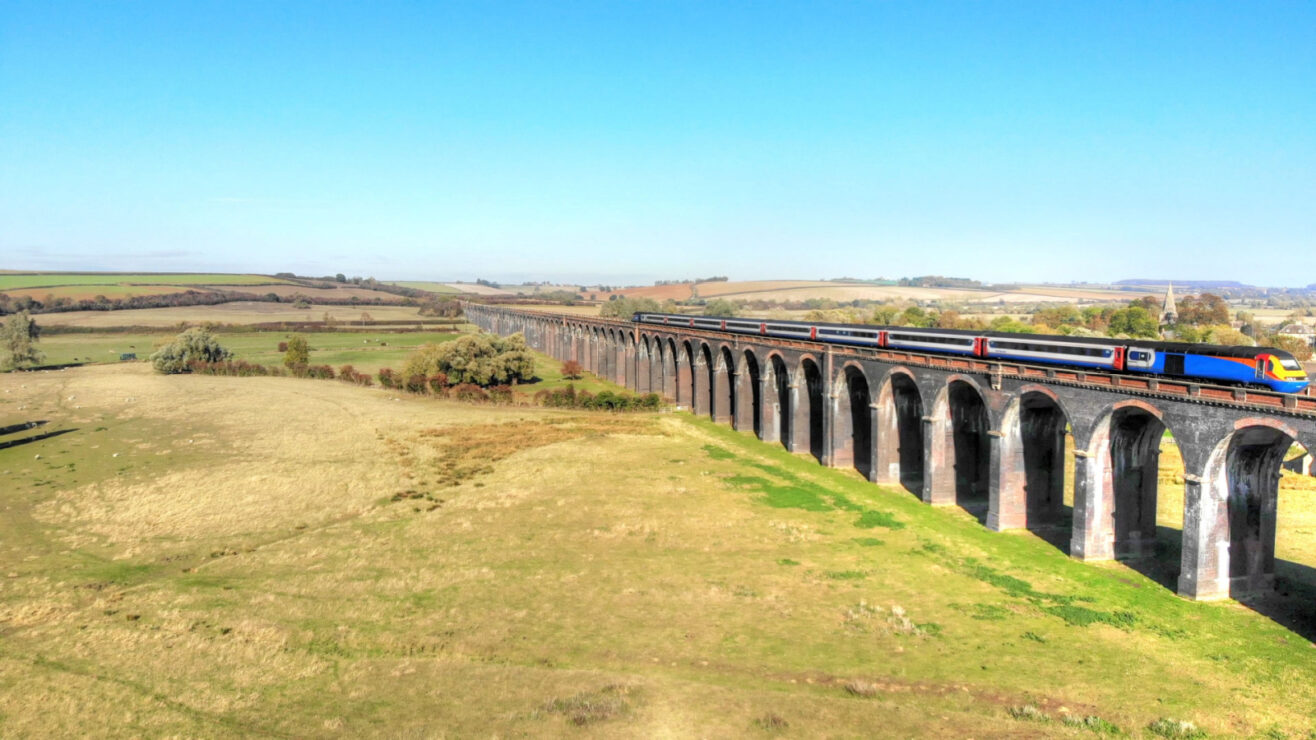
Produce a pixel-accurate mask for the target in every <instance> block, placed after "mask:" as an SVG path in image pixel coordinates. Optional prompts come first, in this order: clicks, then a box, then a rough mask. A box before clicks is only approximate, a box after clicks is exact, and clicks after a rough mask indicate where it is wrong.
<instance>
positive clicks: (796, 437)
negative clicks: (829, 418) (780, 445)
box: [790, 355, 827, 461]
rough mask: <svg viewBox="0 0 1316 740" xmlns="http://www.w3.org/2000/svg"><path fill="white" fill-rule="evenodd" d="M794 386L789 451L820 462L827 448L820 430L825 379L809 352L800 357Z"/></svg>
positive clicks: (821, 429) (821, 428)
mask: <svg viewBox="0 0 1316 740" xmlns="http://www.w3.org/2000/svg"><path fill="white" fill-rule="evenodd" d="M793 386H794V387H793V389H792V393H791V396H792V399H793V400H794V404H793V406H792V408H791V414H790V415H791V447H790V450H791V452H808V453H809V454H810V455H813V456H814V457H815V458H817V459H818V460H819V461H821V460H823V459H824V458H825V456H826V448H827V445H826V437H825V436H824V432H823V414H824V412H825V408H824V406H823V404H824V403H825V400H824V395H825V393H824V391H825V390H826V388H825V386H826V381H825V380H824V379H823V373H822V368H821V367H820V366H819V365H818V361H817V360H816V359H814V358H813V356H812V355H805V356H803V357H801V358H800V364H799V365H798V366H796V370H795V383H794V384H793Z"/></svg>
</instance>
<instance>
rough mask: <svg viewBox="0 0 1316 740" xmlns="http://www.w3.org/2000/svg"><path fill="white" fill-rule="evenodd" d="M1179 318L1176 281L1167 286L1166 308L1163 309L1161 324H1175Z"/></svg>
mask: <svg viewBox="0 0 1316 740" xmlns="http://www.w3.org/2000/svg"><path fill="white" fill-rule="evenodd" d="M1178 319H1179V308H1178V307H1177V306H1175V305H1174V283H1168V284H1167V285H1166V286H1165V308H1164V309H1163V310H1162V311H1161V325H1162V326H1165V325H1167V324H1173V323H1175V322H1176V321H1178Z"/></svg>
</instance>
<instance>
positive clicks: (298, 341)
mask: <svg viewBox="0 0 1316 740" xmlns="http://www.w3.org/2000/svg"><path fill="white" fill-rule="evenodd" d="M310 360H311V345H310V344H308V343H307V342H306V337H304V336H302V335H301V334H294V335H292V336H291V337H289V338H288V351H286V352H284V353H283V364H284V365H286V366H287V367H292V366H293V365H305V364H306V363H307V362H310Z"/></svg>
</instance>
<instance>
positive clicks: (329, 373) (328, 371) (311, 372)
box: [306, 365, 334, 380]
mask: <svg viewBox="0 0 1316 740" xmlns="http://www.w3.org/2000/svg"><path fill="white" fill-rule="evenodd" d="M306 377H308V378H315V379H316V380H333V379H334V369H333V368H332V367H329V366H328V365H311V366H310V367H308V368H306Z"/></svg>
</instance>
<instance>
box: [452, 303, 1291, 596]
mask: <svg viewBox="0 0 1316 740" xmlns="http://www.w3.org/2000/svg"><path fill="white" fill-rule="evenodd" d="M466 314H467V316H468V317H469V319H470V320H471V321H472V322H473V323H474V324H476V325H477V326H479V327H480V328H482V329H484V330H485V331H490V332H495V333H498V334H504V335H506V334H512V333H515V332H522V333H524V334H525V337H526V340H527V342H528V343H529V344H530V346H532V347H534V348H536V349H538V350H540V351H543V352H546V353H547V354H549V355H551V356H553V357H555V358H557V359H560V360H568V359H574V360H576V361H578V362H580V363H581V364H582V366H584V367H585V368H586V369H587V370H589V371H590V372H593V373H596V374H597V375H599V376H601V377H605V378H610V379H615V380H616V381H617V382H618V383H623V384H625V385H626V386H627V387H629V388H632V389H634V390H636V391H639V392H648V391H652V392H654V393H659V394H661V395H662V396H663V397H665V398H667V399H668V400H669V401H672V402H674V403H675V404H676V405H678V406H679V407H684V408H687V409H689V410H691V411H692V412H694V413H696V414H700V415H704V416H710V417H711V418H713V419H714V420H716V421H718V422H722V423H727V424H732V425H733V426H734V427H735V428H736V429H738V430H741V431H745V432H751V433H753V434H755V435H756V436H758V437H759V438H760V439H762V440H764V441H766V442H777V443H781V444H783V445H785V446H786V448H787V449H789V450H791V451H792V452H796V453H799V454H808V455H812V456H814V457H816V458H817V459H818V460H819V461H820V462H822V463H823V464H826V465H832V466H837V467H854V468H856V469H858V470H859V472H860V473H862V474H863V475H864V476H866V477H867V478H868V479H869V480H872V481H875V482H879V483H885V484H891V485H900V486H903V487H905V488H906V489H907V490H909V491H911V492H912V493H914V494H916V495H918V496H919V497H920V498H921V499H922V500H923V501H925V502H927V503H930V504H934V505H955V504H958V505H961V506H964V507H965V508H966V509H968V510H969V511H971V512H974V513H976V514H978V515H979V516H980V517H981V518H982V519H983V520H984V522H985V523H986V525H987V526H988V527H990V528H992V529H996V530H1005V529H1013V528H1023V527H1028V528H1045V527H1047V526H1048V525H1054V524H1056V523H1057V520H1058V518H1059V517H1060V516H1061V514H1062V512H1063V488H1064V469H1063V462H1064V450H1065V436H1066V430H1067V429H1068V433H1069V434H1072V436H1073V445H1074V451H1075V463H1074V506H1073V530H1072V531H1073V535H1072V539H1071V541H1070V545H1069V551H1070V554H1071V555H1072V556H1074V557H1077V558H1082V559H1086V560H1101V559H1111V558H1121V559H1123V558H1139V557H1143V556H1145V555H1147V554H1148V552H1149V550H1150V548H1151V546H1152V544H1154V542H1155V531H1156V485H1157V484H1156V470H1157V456H1158V455H1159V450H1160V439H1161V435H1162V432H1163V431H1164V430H1166V429H1168V430H1169V431H1170V432H1171V433H1172V435H1173V436H1174V439H1175V441H1176V443H1177V444H1178V446H1179V450H1180V453H1181V454H1182V456H1183V461H1184V471H1185V476H1184V478H1185V483H1184V523H1183V524H1184V526H1183V549H1182V561H1181V568H1180V575H1179V583H1178V588H1179V593H1180V594H1182V595H1184V596H1186V597H1189V598H1194V599H1215V598H1225V597H1229V596H1238V595H1243V594H1247V593H1251V592H1255V591H1259V590H1263V589H1266V588H1268V587H1270V585H1271V583H1272V581H1273V579H1274V569H1275V523H1276V517H1275V514H1276V508H1277V497H1278V490H1279V486H1278V483H1279V471H1280V465H1281V463H1282V462H1283V458H1284V453H1285V452H1286V451H1287V450H1288V449H1289V446H1290V445H1291V443H1292V442H1294V441H1296V442H1298V443H1300V444H1302V445H1303V446H1304V447H1306V448H1307V449H1312V444H1313V442H1316V400H1313V399H1305V398H1304V399H1299V398H1294V397H1283V396H1277V395H1276V394H1271V393H1257V392H1253V391H1243V390H1234V389H1221V388H1214V387H1207V388H1201V387H1198V386H1195V385H1192V384H1188V383H1179V382H1168V381H1164V380H1161V381H1158V380H1155V379H1136V378H1116V377H1114V376H1108V375H1100V374H1095V373H1093V374H1089V373H1083V372H1079V371H1072V370H1057V369H1050V368H1039V367H1033V366H1026V365H1018V364H1013V363H997V362H987V361H983V360H979V359H976V358H963V357H947V356H937V355H920V354H917V353H911V352H900V351H892V350H881V349H852V348H845V347H837V346H831V345H824V344H818V343H813V342H797V341H789V340H778V339H770V338H759V337H744V336H734V335H725V334H722V333H718V332H707V331H699V330H694V329H688V328H679V327H660V326H648V325H635V324H633V323H631V322H629V321H616V320H609V319H598V318H585V317H579V316H566V315H559V314H547V313H538V312H531V311H521V310H516V309H511V308H505V307H494V306H483V305H478V304H468V305H467V306H466Z"/></svg>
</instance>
